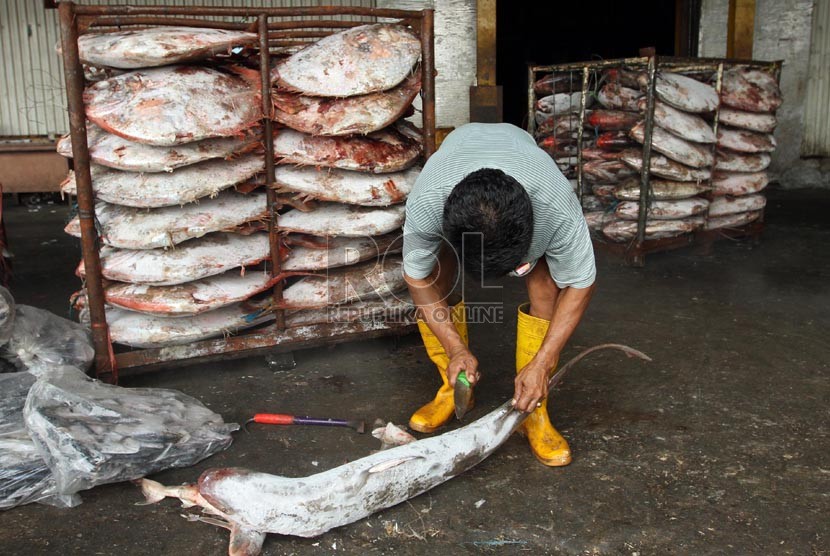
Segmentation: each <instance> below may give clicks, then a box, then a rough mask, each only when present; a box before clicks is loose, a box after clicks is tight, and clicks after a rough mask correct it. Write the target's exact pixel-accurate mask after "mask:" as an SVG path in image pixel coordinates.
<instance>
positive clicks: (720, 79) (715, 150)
mask: <svg viewBox="0 0 830 556" xmlns="http://www.w3.org/2000/svg"><path fill="white" fill-rule="evenodd" d="M722 87H723V64H718V72H717V78H716V80H715V92H716V93H717V94H718V105H717V106H716V107H715V115H714V118H713V120H712V131H713V132H714V134H715V142H714V143H713V144H712V151H711V152H712V167H711V168H710V169H709V172H710V174H709V187H710V188H711V187H712V182H713V181H714V179H715V166H716V165H717V163H718V123H719V121H720V92H721V88H722ZM709 200H710V201H711V200H712V195H711V193H710V194H709ZM705 221H706V222H709V207H708V206H707V207H706V217H705Z"/></svg>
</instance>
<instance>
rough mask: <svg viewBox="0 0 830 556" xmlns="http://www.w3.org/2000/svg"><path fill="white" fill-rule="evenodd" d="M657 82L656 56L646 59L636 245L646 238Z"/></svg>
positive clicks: (639, 244)
mask: <svg viewBox="0 0 830 556" xmlns="http://www.w3.org/2000/svg"><path fill="white" fill-rule="evenodd" d="M656 82H657V56H652V57H650V58H649V59H648V93H647V96H646V113H645V129H644V132H643V135H644V137H643V167H642V170H641V171H640V207H639V208H640V212H639V214H638V215H637V246H638V247H639V246H641V245H642V244H643V242H644V241H645V238H646V218H647V217H648V204H649V196H648V194H649V190H648V189H649V172H650V170H651V131H652V129H653V128H654V97H655V96H656V95H655V92H654V88H655V85H656Z"/></svg>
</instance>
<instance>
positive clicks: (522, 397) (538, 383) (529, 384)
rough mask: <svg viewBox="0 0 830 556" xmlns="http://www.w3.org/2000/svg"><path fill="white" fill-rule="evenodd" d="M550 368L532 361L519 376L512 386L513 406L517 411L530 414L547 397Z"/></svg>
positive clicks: (534, 360)
mask: <svg viewBox="0 0 830 556" xmlns="http://www.w3.org/2000/svg"><path fill="white" fill-rule="evenodd" d="M549 370H550V366H547V365H545V364H544V363H542V362H540V361H538V360H537V359H536V358H534V359H532V360H531V361H530V363H528V364H527V365H526V366H525V368H524V369H522V370H521V371H520V372H519V374H517V375H516V380H515V381H514V384H515V386H516V391H515V393H514V394H513V406H514V407H515V408H516V409H518V410H519V411H523V412H525V413H530V412H531V411H533V410H535V409H536V408H537V407H539V406H538V405H537V404H539V403H541V402H542V401H543V400H544V399H545V398H546V397H547V395H548V371H549Z"/></svg>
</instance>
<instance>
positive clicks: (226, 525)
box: [182, 515, 235, 532]
mask: <svg viewBox="0 0 830 556" xmlns="http://www.w3.org/2000/svg"><path fill="white" fill-rule="evenodd" d="M182 517H184V518H185V519H186V520H188V521H199V522H202V523H207V524H208V525H215V526H216V527H221V528H222V529H227V530H228V531H231V532H233V528H234V527H235V526H234V525H232V524H231V523H230V522H228V521H225V520H224V519H217V518H215V517H207V516H203V515H185V516H182Z"/></svg>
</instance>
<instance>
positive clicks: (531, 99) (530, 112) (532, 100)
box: [527, 65, 536, 135]
mask: <svg viewBox="0 0 830 556" xmlns="http://www.w3.org/2000/svg"><path fill="white" fill-rule="evenodd" d="M535 84H536V71H535V68H534V67H533V66H531V65H528V66H527V131H528V133H530V134H531V135H533V134H534V133H536V90H535V87H534V85H535Z"/></svg>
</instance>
